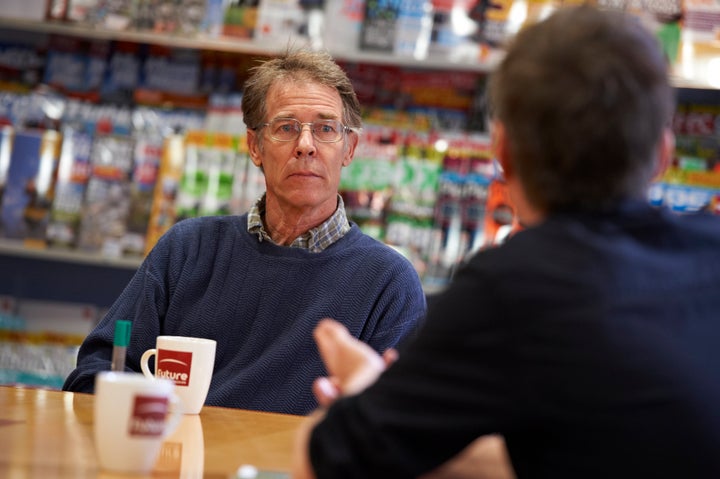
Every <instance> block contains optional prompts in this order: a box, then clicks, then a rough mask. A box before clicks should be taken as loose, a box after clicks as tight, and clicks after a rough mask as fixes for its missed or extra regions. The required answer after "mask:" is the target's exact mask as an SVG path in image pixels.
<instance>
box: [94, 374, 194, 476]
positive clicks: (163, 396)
mask: <svg viewBox="0 0 720 479" xmlns="http://www.w3.org/2000/svg"><path fill="white" fill-rule="evenodd" d="M182 417H183V416H182V404H181V400H180V399H179V398H178V397H177V395H176V394H175V384H174V383H173V382H172V381H170V380H167V379H162V380H157V379H148V378H146V377H145V376H144V375H142V374H140V373H131V372H115V371H102V372H100V373H98V374H97V376H95V406H94V432H95V435H94V437H95V449H96V452H97V457H98V462H99V464H100V468H101V469H103V470H106V471H113V472H120V473H141V474H145V473H147V472H149V471H150V470H152V468H153V466H154V465H155V462H156V461H157V459H158V454H159V453H160V448H161V446H162V444H163V441H164V440H165V438H167V437H168V436H169V435H170V434H172V433H173V432H174V431H175V429H176V428H177V426H178V424H179V423H180V420H181V419H182Z"/></svg>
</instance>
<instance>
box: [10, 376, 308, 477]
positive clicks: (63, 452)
mask: <svg viewBox="0 0 720 479" xmlns="http://www.w3.org/2000/svg"><path fill="white" fill-rule="evenodd" d="M93 404H94V396H93V395H90V394H79V393H68V392H61V391H50V390H44V389H30V388H16V387H8V386H0V478H7V479H25V478H36V477H37V478H43V479H47V478H57V479H65V478H68V479H69V478H72V479H82V478H93V479H100V478H101V479H113V478H115V477H124V478H128V477H131V476H117V475H114V474H112V473H108V472H105V471H102V470H100V469H99V466H98V463H97V458H96V455H95V446H94V444H93V436H92V435H93ZM302 419H303V418H302V416H291V415H285V414H273V413H264V412H257V411H246V410H241V409H227V408H219V407H210V406H205V407H204V408H203V410H202V411H201V412H200V414H199V415H194V416H191V415H185V416H183V418H182V422H181V423H180V425H179V426H178V429H177V430H176V431H175V433H173V435H171V436H170V437H168V439H167V440H166V441H165V442H164V443H163V448H162V450H161V453H160V458H159V459H158V462H157V464H156V465H155V469H154V470H153V472H152V474H151V476H150V477H162V478H173V477H178V478H183V479H185V478H188V479H190V478H217V479H221V478H222V479H230V478H234V477H235V475H236V471H237V470H238V467H239V466H241V465H244V464H249V465H252V466H255V467H256V468H258V469H260V470H266V471H277V472H278V474H273V473H268V474H266V477H287V476H286V474H284V473H287V472H288V471H289V470H290V460H291V449H292V441H293V437H294V434H295V430H296V428H297V427H298V425H299V424H300V422H301V421H302ZM140 477H143V476H140ZM144 477H148V476H144Z"/></svg>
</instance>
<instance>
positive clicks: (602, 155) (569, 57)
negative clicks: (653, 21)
mask: <svg viewBox="0 0 720 479" xmlns="http://www.w3.org/2000/svg"><path fill="white" fill-rule="evenodd" d="M668 67H669V65H668V62H667V60H666V57H665V56H664V54H663V51H662V49H661V48H660V45H659V42H658V40H657V38H656V37H655V36H654V35H653V34H652V33H651V32H649V31H648V30H647V29H646V28H645V27H644V26H643V25H642V24H641V23H640V21H639V20H638V19H637V18H635V17H632V16H629V15H625V14H623V13H620V12H610V11H602V10H599V9H597V8H595V7H591V6H580V7H563V8H561V9H560V10H558V11H557V12H555V13H554V14H553V15H551V16H550V17H549V18H548V19H546V20H545V21H543V22H540V23H538V24H535V25H532V26H530V27H528V28H526V29H524V30H522V31H521V32H520V33H519V34H518V35H517V37H516V38H515V39H514V40H513V42H512V43H511V45H510V48H509V50H508V52H507V55H506V57H505V58H504V59H503V61H502V62H501V65H500V66H499V68H498V69H497V70H496V71H495V72H494V73H493V74H492V75H491V78H490V83H489V98H490V103H491V112H492V114H493V116H494V117H495V118H496V119H498V120H499V121H500V122H501V123H502V124H503V125H504V126H505V129H506V133H507V136H508V139H509V149H510V154H511V156H512V159H513V164H514V166H515V169H516V173H517V174H518V175H519V178H520V180H521V181H522V183H523V185H524V187H525V189H526V193H527V196H528V199H529V200H530V201H531V202H533V203H534V204H535V205H536V206H539V207H540V208H542V209H544V210H546V211H552V210H558V209H567V208H573V209H577V208H582V209H598V208H605V207H608V206H611V205H612V204H614V203H615V202H617V201H618V200H620V199H622V198H627V197H641V196H642V195H644V194H645V193H646V188H647V186H648V183H649V182H650V181H651V180H652V175H653V173H654V171H655V157H656V153H657V152H656V148H657V145H658V143H659V140H660V138H661V135H662V134H663V129H664V127H666V126H670V122H671V120H672V114H673V112H674V108H675V101H674V90H673V88H672V87H671V85H670V84H669V76H668Z"/></svg>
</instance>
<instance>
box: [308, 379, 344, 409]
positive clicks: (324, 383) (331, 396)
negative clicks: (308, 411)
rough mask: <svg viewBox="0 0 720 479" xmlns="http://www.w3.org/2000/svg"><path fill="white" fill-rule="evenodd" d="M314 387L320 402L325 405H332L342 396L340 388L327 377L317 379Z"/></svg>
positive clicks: (316, 397)
mask: <svg viewBox="0 0 720 479" xmlns="http://www.w3.org/2000/svg"><path fill="white" fill-rule="evenodd" d="M312 389H313V394H314V395H315V399H317V402H318V404H320V406H323V407H327V406H330V404H332V403H333V402H335V400H336V399H337V398H338V396H340V391H339V390H338V388H337V387H336V386H335V385H334V384H333V383H332V382H331V380H330V379H328V378H326V377H319V378H317V379H315V381H313V387H312Z"/></svg>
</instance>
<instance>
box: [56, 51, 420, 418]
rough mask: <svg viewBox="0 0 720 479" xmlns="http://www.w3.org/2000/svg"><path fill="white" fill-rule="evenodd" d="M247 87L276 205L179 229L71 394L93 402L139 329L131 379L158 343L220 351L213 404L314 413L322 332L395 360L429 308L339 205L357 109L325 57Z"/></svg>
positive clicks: (249, 113)
mask: <svg viewBox="0 0 720 479" xmlns="http://www.w3.org/2000/svg"><path fill="white" fill-rule="evenodd" d="M251 73H252V75H251V77H250V78H249V79H248V80H247V82H246V83H245V85H244V90H243V100H242V109H243V117H244V118H243V119H244V122H245V124H246V125H247V130H248V132H247V141H248V151H249V155H250V157H251V159H252V162H253V163H254V164H255V166H257V167H258V168H260V169H261V170H262V171H263V172H264V176H265V184H266V192H265V194H264V195H263V196H262V197H261V198H259V199H258V201H257V202H256V203H255V204H254V206H253V207H252V208H251V209H250V211H249V212H248V213H247V214H245V215H242V216H227V217H201V218H192V219H187V220H184V221H181V222H179V223H177V224H176V225H175V226H173V227H172V228H171V229H170V230H169V231H168V232H167V233H166V234H165V235H164V236H163V237H162V238H161V239H160V241H159V242H158V243H157V245H156V246H155V248H154V249H153V250H152V252H150V254H149V255H148V257H147V258H146V259H145V261H144V262H143V264H142V265H141V266H140V268H139V270H138V271H137V273H136V274H135V276H134V277H133V279H132V280H131V282H130V284H129V285H128V286H127V288H126V289H125V291H123V293H122V294H121V296H120V298H119V299H118V300H117V301H116V302H115V304H114V305H113V306H112V307H111V309H110V310H109V312H108V314H107V315H106V316H105V317H104V318H103V320H102V321H101V322H100V324H99V325H98V327H97V328H96V329H95V330H94V331H93V332H91V333H90V335H89V336H88V337H87V338H86V340H85V342H84V343H83V345H82V346H81V348H80V352H79V355H78V366H77V369H76V370H75V371H73V372H72V373H71V374H70V376H69V377H68V378H67V380H66V383H65V389H67V390H71V391H86V392H91V391H92V390H93V380H94V375H95V373H97V372H98V371H101V370H104V369H109V368H110V359H111V351H112V342H113V329H114V324H115V321H116V320H118V319H130V320H132V321H133V325H132V337H131V340H130V344H129V346H128V348H127V361H126V368H127V369H129V370H133V371H140V364H139V362H140V356H141V355H142V353H143V352H144V351H145V350H147V349H150V348H153V347H154V345H155V338H156V337H157V336H158V335H179V336H196V337H205V338H210V339H214V340H216V341H217V352H216V359H215V369H214V373H213V378H212V382H211V385H210V392H209V393H208V398H207V401H206V404H208V405H216V406H225V407H237V408H245V409H256V410H264V411H274V412H282V413H293V414H305V413H308V412H310V411H311V410H312V409H314V408H315V407H316V406H317V401H316V399H315V397H314V396H313V393H312V388H311V386H312V383H313V380H314V379H315V378H316V377H318V376H320V375H323V374H325V370H324V367H323V364H322V362H321V360H320V356H319V354H318V351H317V348H316V346H315V344H314V342H313V339H312V331H313V329H314V328H315V326H316V325H317V323H318V321H320V319H321V318H323V317H328V316H330V317H333V318H336V319H338V320H339V321H341V322H342V323H343V324H344V325H345V326H346V327H347V328H348V330H350V331H351V332H352V334H353V336H354V337H356V338H358V339H359V340H360V341H363V342H364V343H367V344H368V345H369V346H370V347H372V348H373V350H375V351H376V352H378V353H385V352H388V354H393V351H394V348H396V347H397V346H398V345H399V344H400V342H401V341H402V340H403V339H405V338H406V337H407V336H408V335H410V334H411V333H412V332H413V331H414V329H415V327H416V325H417V324H418V322H419V320H420V319H421V318H422V317H423V316H424V314H425V309H426V302H425V295H424V293H423V290H422V286H421V283H420V279H419V277H418V274H417V272H416V271H415V269H414V268H413V266H412V264H411V263H410V261H408V260H407V259H406V258H404V257H403V256H402V255H400V254H399V253H398V252H396V251H395V250H393V249H392V248H390V247H389V246H387V245H385V244H383V243H381V242H379V241H377V240H375V239H373V238H372V237H370V236H368V235H366V234H364V233H363V232H362V231H360V229H359V228H358V226H357V224H354V223H351V222H350V221H349V220H348V218H347V216H346V213H345V208H344V205H343V200H342V198H341V196H340V195H339V194H338V187H339V183H340V174H341V171H342V168H343V167H344V166H347V165H349V164H350V162H351V161H352V159H353V154H354V152H355V148H356V146H357V144H358V140H359V132H360V128H361V125H362V123H361V116H360V105H359V102H358V100H357V97H356V95H355V92H354V90H353V88H352V84H351V83H350V81H349V79H348V77H347V76H346V74H345V73H344V72H343V70H342V69H341V68H340V67H339V66H338V65H337V64H336V63H335V62H334V61H333V60H332V58H331V57H330V56H329V55H327V54H326V53H319V52H310V51H289V52H287V53H286V54H285V55H283V56H281V57H278V58H274V59H271V60H268V61H266V62H264V63H262V64H260V65H259V66H256V67H255V68H253V69H252V72H251Z"/></svg>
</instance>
